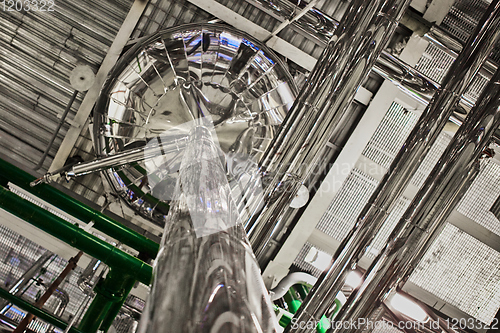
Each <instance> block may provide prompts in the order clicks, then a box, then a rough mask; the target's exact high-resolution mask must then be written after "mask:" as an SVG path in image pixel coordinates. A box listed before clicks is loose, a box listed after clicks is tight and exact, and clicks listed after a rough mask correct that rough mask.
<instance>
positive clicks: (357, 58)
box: [245, 0, 409, 265]
mask: <svg viewBox="0 0 500 333" xmlns="http://www.w3.org/2000/svg"><path fill="white" fill-rule="evenodd" d="M408 3H409V1H407V0H392V1H368V2H367V1H362V0H356V1H353V2H351V4H350V6H349V8H348V9H347V11H346V14H345V16H344V17H343V19H342V21H341V22H340V23H339V27H338V28H337V29H336V30H335V35H334V37H332V41H331V42H330V44H329V45H328V46H327V48H326V49H325V50H324V52H323V54H322V55H321V57H320V59H319V60H318V62H317V64H316V66H315V67H314V69H313V71H312V72H311V75H310V77H309V78H308V83H307V84H306V85H305V86H304V88H303V89H302V91H301V92H300V94H299V97H298V98H297V99H296V100H295V102H294V105H293V106H292V109H291V110H290V112H289V114H288V115H287V117H286V118H285V121H284V122H283V125H282V126H281V129H280V132H279V133H278V135H277V137H276V138H275V141H273V145H272V147H270V149H268V150H267V151H266V153H265V155H264V157H263V162H262V164H261V167H260V170H259V172H260V173H261V174H262V175H263V177H265V178H270V182H269V184H270V185H268V186H267V188H266V190H265V192H264V194H263V195H262V196H261V197H257V195H254V196H253V197H252V194H250V195H249V196H248V197H247V198H245V199H247V200H248V201H249V202H250V204H249V207H250V208H249V215H250V217H249V218H248V220H247V223H246V226H245V228H246V229H247V232H248V234H249V238H250V242H251V244H252V248H253V250H254V251H255V255H256V257H257V259H258V260H259V263H260V264H261V265H262V262H261V261H260V260H261V259H262V257H263V255H264V253H265V251H266V250H267V246H268V242H269V240H270V239H271V237H272V235H273V234H274V233H275V232H276V230H279V228H280V226H281V218H282V217H283V214H284V211H285V210H286V209H287V208H288V206H289V204H290V202H291V200H292V199H293V198H294V196H295V194H296V192H297V190H298V188H299V187H300V185H301V184H302V182H303V181H304V180H305V179H306V178H307V177H308V175H309V174H310V173H311V172H312V171H313V169H314V167H315V166H316V164H317V163H318V159H319V156H320V154H319V153H320V151H321V150H322V149H323V148H324V146H325V145H326V143H327V142H328V140H329V139H330V137H331V136H332V135H334V134H335V133H337V132H338V131H340V130H342V119H343V117H344V115H345V114H346V112H347V110H348V107H349V105H350V103H351V102H352V101H353V100H354V95H355V93H356V90H357V89H358V87H359V86H361V84H362V82H363V80H364V79H365V78H366V76H367V75H368V73H369V71H370V70H371V68H372V67H373V64H374V63H375V61H376V59H377V57H378V56H379V55H380V53H381V52H382V50H383V48H384V47H385V45H386V44H387V42H388V40H389V39H390V36H391V35H392V33H393V32H394V30H395V29H396V27H397V24H398V23H397V22H398V20H399V19H400V18H401V16H402V15H403V13H404V11H405V9H406V8H407V5H408ZM292 133H293V135H292ZM251 184H252V183H251Z"/></svg>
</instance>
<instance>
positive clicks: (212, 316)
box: [139, 126, 277, 333]
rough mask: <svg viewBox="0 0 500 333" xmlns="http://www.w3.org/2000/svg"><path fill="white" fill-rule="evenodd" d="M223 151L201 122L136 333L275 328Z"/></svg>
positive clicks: (267, 331) (250, 332)
mask: <svg viewBox="0 0 500 333" xmlns="http://www.w3.org/2000/svg"><path fill="white" fill-rule="evenodd" d="M221 155H222V152H221V150H220V148H219V147H216V146H215V144H214V142H213V139H212V137H211V133H210V131H209V130H208V129H207V128H206V127H202V126H197V127H195V128H194V129H193V130H192V132H191V139H190V143H189V144H188V147H187V148H186V151H185V152H184V156H183V160H182V163H181V167H180V170H179V180H178V184H177V187H176V190H175V194H176V195H175V198H176V200H174V204H173V205H172V206H171V207H172V208H171V210H170V211H169V214H168V217H167V221H166V225H165V231H164V233H163V235H164V236H163V239H162V242H161V248H160V252H159V253H158V257H157V259H156V262H155V266H154V282H153V286H152V289H151V293H150V295H149V298H148V300H147V303H146V309H145V310H144V312H143V315H142V320H141V324H140V328H139V332H142V333H144V332H148V333H149V332H155V333H167V332H168V333H170V332H177V333H191V332H197V333H209V332H210V333H222V332H224V333H236V332H238V333H258V332H261V333H271V332H275V329H276V324H277V323H276V317H275V315H274V314H273V313H272V308H271V304H270V300H269V296H268V295H267V291H266V290H265V287H264V282H263V281H262V277H261V276H260V271H259V268H258V265H257V262H256V260H255V257H254V255H253V253H252V250H251V248H250V245H249V243H248V240H247V238H246V234H245V230H244V228H243V226H242V225H241V220H240V217H239V212H238V210H237V209H236V205H235V203H234V201H233V199H232V197H231V189H230V187H229V184H228V183H227V177H226V172H225V170H224V167H223V166H222V163H221V157H220V156H221Z"/></svg>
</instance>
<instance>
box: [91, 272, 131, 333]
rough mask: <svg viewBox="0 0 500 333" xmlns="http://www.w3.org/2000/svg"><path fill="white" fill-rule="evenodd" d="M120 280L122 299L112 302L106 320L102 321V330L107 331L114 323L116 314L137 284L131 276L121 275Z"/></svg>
mask: <svg viewBox="0 0 500 333" xmlns="http://www.w3.org/2000/svg"><path fill="white" fill-rule="evenodd" d="M119 281H121V285H122V287H123V288H122V290H121V295H122V296H121V299H120V300H118V301H116V302H113V303H112V304H111V307H110V308H109V311H108V312H107V313H106V316H105V318H104V320H103V321H102V323H101V326H100V328H99V329H100V330H101V331H103V332H107V331H108V330H109V328H110V327H111V325H112V324H113V321H114V320H115V318H116V316H117V315H118V313H119V312H120V309H121V308H122V306H123V304H124V303H125V301H126V300H127V296H128V295H129V293H130V291H131V290H132V288H133V287H134V285H135V280H134V279H133V278H130V277H126V276H123V275H120V276H119Z"/></svg>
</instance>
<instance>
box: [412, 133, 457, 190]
mask: <svg viewBox="0 0 500 333" xmlns="http://www.w3.org/2000/svg"><path fill="white" fill-rule="evenodd" d="M451 138H452V137H451V135H449V134H447V133H445V132H441V133H440V134H439V136H438V138H437V140H436V142H435V143H434V144H433V145H432V147H431V149H430V150H429V152H428V153H427V156H425V158H424V160H423V161H422V164H420V166H419V167H418V169H417V171H416V172H415V175H414V176H413V178H412V179H411V184H413V185H415V186H416V187H418V188H420V187H421V186H422V185H423V184H424V182H425V179H426V178H427V176H429V173H430V172H431V171H432V169H433V168H434V166H435V165H436V163H437V161H438V160H439V158H440V157H441V155H442V154H443V152H444V150H445V149H446V147H447V146H448V144H449V143H450V141H451Z"/></svg>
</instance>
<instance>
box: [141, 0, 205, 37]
mask: <svg viewBox="0 0 500 333" xmlns="http://www.w3.org/2000/svg"><path fill="white" fill-rule="evenodd" d="M213 18H214V17H213V16H212V15H210V14H209V13H207V12H205V11H204V10H202V9H200V8H198V7H196V6H195V5H192V4H191V3H189V2H187V1H185V0H150V1H149V4H148V6H147V7H146V10H145V11H144V14H143V15H142V17H141V19H140V20H139V23H138V24H137V27H136V29H135V31H134V33H133V34H132V37H133V38H140V37H143V36H147V35H149V34H152V33H154V32H156V31H158V30H160V29H165V28H169V27H173V26H176V25H180V24H183V23H191V22H207V21H209V20H211V19H213Z"/></svg>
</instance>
